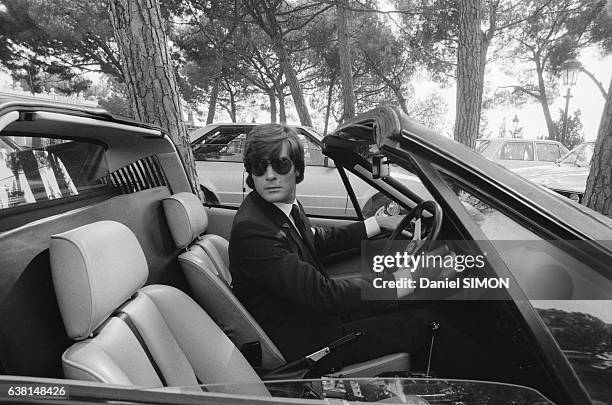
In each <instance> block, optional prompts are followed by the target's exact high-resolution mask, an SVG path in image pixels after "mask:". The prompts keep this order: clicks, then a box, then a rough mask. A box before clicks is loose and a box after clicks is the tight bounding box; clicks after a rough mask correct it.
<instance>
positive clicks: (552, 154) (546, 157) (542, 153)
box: [536, 142, 561, 162]
mask: <svg viewBox="0 0 612 405" xmlns="http://www.w3.org/2000/svg"><path fill="white" fill-rule="evenodd" d="M536 153H537V155H538V160H540V161H544V162H554V161H556V160H557V159H559V158H560V157H561V150H560V149H559V145H556V144H554V143H542V142H536Z"/></svg>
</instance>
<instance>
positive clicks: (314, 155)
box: [298, 134, 325, 166]
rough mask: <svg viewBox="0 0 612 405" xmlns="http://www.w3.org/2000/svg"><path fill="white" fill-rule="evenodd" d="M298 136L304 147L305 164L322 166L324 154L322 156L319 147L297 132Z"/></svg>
mask: <svg viewBox="0 0 612 405" xmlns="http://www.w3.org/2000/svg"><path fill="white" fill-rule="evenodd" d="M298 136H299V137H300V141H301V142H302V146H303V147H304V161H305V163H306V166H323V164H324V163H325V156H323V152H322V151H321V147H320V146H319V145H317V144H316V143H314V142H313V141H311V140H310V139H309V138H308V137H307V136H306V135H304V134H299V135H298Z"/></svg>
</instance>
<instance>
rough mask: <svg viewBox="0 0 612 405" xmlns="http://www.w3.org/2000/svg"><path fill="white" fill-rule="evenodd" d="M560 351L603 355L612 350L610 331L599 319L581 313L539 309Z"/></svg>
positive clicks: (611, 334)
mask: <svg viewBox="0 0 612 405" xmlns="http://www.w3.org/2000/svg"><path fill="white" fill-rule="evenodd" d="M538 313H539V314H540V316H541V317H542V319H543V320H544V323H545V324H546V326H548V328H549V329H550V330H551V331H552V332H553V335H554V337H555V340H556V341H557V343H558V344H559V346H560V347H561V349H562V350H574V351H579V352H583V353H584V352H590V353H604V352H606V351H609V350H612V333H611V332H612V331H611V328H610V326H609V325H606V324H605V323H604V322H603V321H602V320H601V319H599V318H596V317H594V316H592V315H589V314H584V313H581V312H565V311H562V310H559V309H539V310H538Z"/></svg>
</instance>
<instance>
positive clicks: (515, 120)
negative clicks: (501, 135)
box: [512, 114, 519, 138]
mask: <svg viewBox="0 0 612 405" xmlns="http://www.w3.org/2000/svg"><path fill="white" fill-rule="evenodd" d="M518 123H519V117H518V115H517V114H514V118H512V128H513V131H512V137H513V138H518Z"/></svg>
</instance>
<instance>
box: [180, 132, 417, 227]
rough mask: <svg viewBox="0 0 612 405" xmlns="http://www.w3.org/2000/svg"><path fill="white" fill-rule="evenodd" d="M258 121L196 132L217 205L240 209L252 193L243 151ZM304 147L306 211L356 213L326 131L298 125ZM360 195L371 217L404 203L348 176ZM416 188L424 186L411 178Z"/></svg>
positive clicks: (207, 185) (197, 152) (203, 180)
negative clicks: (325, 144) (326, 144)
mask: <svg viewBox="0 0 612 405" xmlns="http://www.w3.org/2000/svg"><path fill="white" fill-rule="evenodd" d="M255 125H256V124H211V125H207V126H205V127H202V128H199V129H197V130H195V131H192V132H191V133H190V140H191V146H192V149H193V154H194V158H195V160H196V168H197V172H198V177H199V179H200V184H201V186H202V190H203V191H204V194H205V195H206V196H207V199H208V200H209V201H210V203H211V204H212V205H221V206H228V207H239V206H240V204H241V203H242V200H243V199H244V197H245V196H246V195H247V194H248V193H249V192H250V189H249V188H248V186H247V185H246V178H247V173H246V171H245V169H244V164H243V160H242V153H243V151H244V143H245V140H246V135H247V134H248V133H249V131H250V130H251V129H252V128H253V127H254V126H255ZM293 127H294V128H295V129H296V130H297V132H298V134H299V136H300V139H301V140H302V143H303V145H304V157H305V162H306V175H305V177H304V181H303V182H302V183H300V187H298V190H297V193H298V195H297V198H298V199H299V200H300V201H301V202H302V205H303V206H304V210H305V211H306V212H307V213H308V214H312V215H328V216H329V215H331V216H338V217H353V218H354V217H355V216H356V212H355V210H354V209H353V207H352V204H351V202H350V197H349V196H348V195H347V194H346V192H345V191H344V187H343V185H342V184H343V183H342V174H341V173H340V169H338V168H336V166H335V164H334V162H333V161H332V160H331V159H329V158H328V157H327V156H325V155H324V154H323V153H322V151H321V147H322V142H321V139H322V137H321V135H319V134H318V133H317V132H316V131H315V130H313V129H312V128H307V127H303V126H293ZM348 176H349V178H350V181H351V182H352V183H353V184H354V191H355V197H356V198H357V201H358V203H359V206H360V208H361V209H362V211H363V213H364V215H365V216H366V217H371V216H375V215H392V214H397V213H399V212H400V207H399V205H397V204H396V203H394V202H393V201H392V200H390V199H389V198H387V197H386V196H385V195H383V194H381V193H380V192H378V191H377V190H376V189H374V188H373V187H371V186H369V185H368V184H366V183H364V182H363V181H360V179H359V178H358V177H355V176H354V175H353V174H351V173H349V174H348ZM405 181H406V182H408V183H411V184H412V186H413V187H414V188H418V187H420V189H421V190H424V187H423V186H421V185H420V184H419V181H418V178H416V177H414V176H408V177H407V178H406V179H405Z"/></svg>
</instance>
